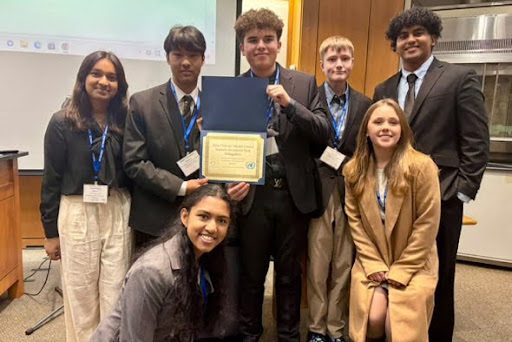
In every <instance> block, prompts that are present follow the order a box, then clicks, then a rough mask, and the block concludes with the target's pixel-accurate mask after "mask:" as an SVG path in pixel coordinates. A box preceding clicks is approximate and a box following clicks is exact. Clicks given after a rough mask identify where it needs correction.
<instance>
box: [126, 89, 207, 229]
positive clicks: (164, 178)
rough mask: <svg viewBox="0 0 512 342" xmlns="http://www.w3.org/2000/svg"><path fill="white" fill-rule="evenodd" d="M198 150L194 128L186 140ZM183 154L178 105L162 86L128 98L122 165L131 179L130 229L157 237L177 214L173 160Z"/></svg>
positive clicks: (179, 177) (178, 179)
mask: <svg viewBox="0 0 512 342" xmlns="http://www.w3.org/2000/svg"><path fill="white" fill-rule="evenodd" d="M190 140H191V144H192V146H193V147H194V148H195V149H197V148H198V146H199V130H198V129H197V126H196V127H195V128H194V130H193V132H192V134H191V136H190ZM185 155H186V151H185V140H184V138H183V124H182V119H181V114H180V111H179V107H178V103H177V102H176V99H175V97H174V96H173V94H172V93H171V91H170V89H169V83H168V82H166V83H164V84H162V85H159V86H157V87H154V88H150V89H147V90H144V91H141V92H139V93H136V94H133V96H132V97H131V98H130V110H129V112H128V116H127V118H126V127H125V135H124V146H123V162H124V168H125V171H126V174H127V175H128V177H130V178H131V179H133V181H134V188H133V194H132V206H131V211H130V226H131V227H132V228H133V229H135V230H138V231H142V232H145V233H147V234H150V235H154V236H158V235H160V234H161V232H162V230H163V229H164V228H165V227H167V226H168V224H169V223H170V222H172V221H173V220H174V218H175V216H176V215H177V212H178V207H179V205H180V203H181V201H182V197H179V196H178V191H179V189H180V186H181V184H182V183H183V181H184V180H186V179H190V178H196V177H197V174H193V175H190V176H189V177H188V178H187V177H185V175H184V174H183V172H182V171H181V169H180V168H179V167H178V165H177V164H176V162H177V161H178V160H180V159H181V158H183V157H184V156H185Z"/></svg>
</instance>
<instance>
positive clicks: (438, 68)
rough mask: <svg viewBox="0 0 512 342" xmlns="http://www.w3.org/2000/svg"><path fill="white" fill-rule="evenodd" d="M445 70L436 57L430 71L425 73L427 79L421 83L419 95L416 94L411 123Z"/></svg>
mask: <svg viewBox="0 0 512 342" xmlns="http://www.w3.org/2000/svg"><path fill="white" fill-rule="evenodd" d="M443 72H444V67H443V65H442V64H441V63H439V61H438V60H437V59H436V58H434V60H433V61H432V64H431V65H430V68H428V71H427V73H426V74H425V79H424V80H423V83H421V87H420V90H419V92H418V95H417V96H416V100H414V107H413V109H412V113H411V116H410V118H409V123H412V121H413V120H414V118H415V117H416V116H417V114H418V112H419V109H420V107H421V105H422V104H423V102H424V101H425V99H426V98H427V95H428V94H429V93H430V91H431V90H432V87H433V86H434V84H436V82H437V80H438V79H439V77H440V76H441V75H442V73H443Z"/></svg>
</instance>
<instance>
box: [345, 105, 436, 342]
mask: <svg viewBox="0 0 512 342" xmlns="http://www.w3.org/2000/svg"><path fill="white" fill-rule="evenodd" d="M411 141H412V132H411V129H410V127H409V125H408V124H407V119H406V118H405V115H404V113H403V111H402V109H401V108H400V107H399V106H398V104H397V103H396V102H395V101H393V100H391V99H384V100H380V101H378V102H376V103H375V104H373V105H372V106H371V107H370V108H369V109H368V111H367V112H366V115H365V117H364V118H363V122H362V124H361V128H360V130H359V135H358V140H357V142H358V143H357V148H356V152H355V155H354V157H353V159H352V160H351V161H350V162H349V163H347V165H346V167H345V168H344V171H343V173H344V176H345V184H346V214H347V217H348V221H349V224H350V228H351V233H352V237H353V240H354V243H355V246H356V260H355V263H354V266H353V268H352V280H351V298H350V322H349V331H350V337H351V338H352V339H353V340H354V341H355V342H364V341H383V340H384V339H386V340H387V341H393V342H399V341H404V342H405V341H408V342H421V341H428V325H429V322H430V318H431V316H432V310H433V307H434V291H435V288H436V283H437V262H438V261H437V251H436V244H435V241H436V234H437V229H438V225H439V218H440V205H441V203H440V188H439V180H438V174H437V173H438V170H437V167H436V165H435V164H434V162H433V161H432V160H431V159H430V158H429V157H428V156H426V155H424V154H422V153H420V152H418V151H416V150H415V149H414V148H413V147H412V146H411Z"/></svg>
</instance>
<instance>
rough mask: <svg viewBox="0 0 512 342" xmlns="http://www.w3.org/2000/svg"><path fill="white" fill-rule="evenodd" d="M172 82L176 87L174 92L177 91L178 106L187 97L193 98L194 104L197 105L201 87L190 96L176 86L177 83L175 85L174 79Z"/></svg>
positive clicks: (195, 89) (196, 88)
mask: <svg viewBox="0 0 512 342" xmlns="http://www.w3.org/2000/svg"><path fill="white" fill-rule="evenodd" d="M171 82H172V85H173V87H174V90H176V101H177V102H178V104H179V103H180V102H181V99H182V98H183V96H185V95H190V96H192V99H194V103H197V98H198V97H199V87H197V86H196V87H195V88H194V90H192V92H191V93H190V94H187V93H185V92H184V91H183V90H181V89H180V87H178V86H177V85H176V83H174V80H173V79H171Z"/></svg>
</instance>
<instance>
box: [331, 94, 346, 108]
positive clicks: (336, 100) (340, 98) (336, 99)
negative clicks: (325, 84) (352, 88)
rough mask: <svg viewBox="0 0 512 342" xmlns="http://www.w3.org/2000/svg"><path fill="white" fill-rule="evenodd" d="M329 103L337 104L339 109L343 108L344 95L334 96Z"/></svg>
mask: <svg viewBox="0 0 512 342" xmlns="http://www.w3.org/2000/svg"><path fill="white" fill-rule="evenodd" d="M331 103H337V104H338V105H339V106H340V107H343V105H344V104H345V94H342V95H341V96H338V95H334V96H333V97H332V100H331Z"/></svg>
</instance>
